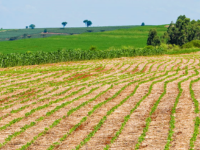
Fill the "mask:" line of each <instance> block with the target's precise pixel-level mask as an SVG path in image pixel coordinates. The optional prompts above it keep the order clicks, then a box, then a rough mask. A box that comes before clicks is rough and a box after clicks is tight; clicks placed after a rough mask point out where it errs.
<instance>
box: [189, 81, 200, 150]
mask: <svg viewBox="0 0 200 150" xmlns="http://www.w3.org/2000/svg"><path fill="white" fill-rule="evenodd" d="M198 81H200V78H198V79H196V80H192V81H191V82H190V95H191V98H192V100H193V102H194V107H195V110H194V112H195V113H196V114H198V113H199V102H198V101H197V99H196V98H195V95H194V91H193V89H192V85H193V84H194V83H195V82H198ZM199 126H200V118H199V117H198V116H197V117H196V119H195V123H194V132H193V135H192V138H191V139H190V150H194V146H195V145H194V143H195V141H196V139H197V136H198V135H199Z"/></svg>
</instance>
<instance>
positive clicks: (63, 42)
mask: <svg viewBox="0 0 200 150" xmlns="http://www.w3.org/2000/svg"><path fill="white" fill-rule="evenodd" d="M116 28H117V27H116ZM151 28H156V29H157V31H158V34H159V35H162V34H163V33H164V32H165V31H166V30H167V28H166V27H164V25H160V26H135V27H132V28H129V29H117V30H113V31H105V32H91V33H88V32H87V33H82V34H78V35H60V36H55V35H54V36H51V37H48V38H41V36H40V38H31V39H22V40H15V41H3V42H0V52H1V53H16V52H17V53H18V52H21V53H25V52H27V51H31V52H35V51H56V50H58V49H77V48H80V49H84V50H88V49H89V48H90V47H91V45H94V46H96V47H97V48H98V49H100V50H105V49H108V48H110V47H114V48H121V47H122V46H133V47H144V46H146V41H147V36H148V32H149V30H150V29H151ZM90 29H96V30H97V28H90ZM112 29H114V28H112ZM63 30H66V31H67V30H68V29H62V31H63ZM84 30H85V28H84ZM98 30H100V29H98ZM98 30H97V31H98ZM30 31H31V32H32V31H34V32H35V31H37V30H36V29H34V30H30ZM42 31H43V29H42V30H41V31H39V30H38V33H39V32H42ZM77 31H78V30H77ZM49 32H50V30H49ZM56 32H58V31H56ZM74 32H75V30H74ZM3 33H7V32H3ZM7 36H8V35H7Z"/></svg>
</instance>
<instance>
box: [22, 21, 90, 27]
mask: <svg viewBox="0 0 200 150" xmlns="http://www.w3.org/2000/svg"><path fill="white" fill-rule="evenodd" d="M83 23H85V25H86V26H87V27H89V26H91V25H92V21H90V20H84V21H83ZM61 24H62V25H63V28H64V27H65V26H66V25H67V22H62V23H61ZM29 28H31V29H34V28H35V25H34V24H31V25H29ZM26 29H28V26H26Z"/></svg>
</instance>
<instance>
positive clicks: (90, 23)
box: [83, 20, 92, 27]
mask: <svg viewBox="0 0 200 150" xmlns="http://www.w3.org/2000/svg"><path fill="white" fill-rule="evenodd" d="M83 23H85V25H86V26H87V27H89V26H91V25H92V21H90V20H84V21H83Z"/></svg>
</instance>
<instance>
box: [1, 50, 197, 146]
mask: <svg viewBox="0 0 200 150" xmlns="http://www.w3.org/2000/svg"><path fill="white" fill-rule="evenodd" d="M199 72H200V54H199V53H193V54H184V55H172V56H169V55H165V56H156V57H155V56H154V57H152V56H151V57H127V58H125V57H122V58H116V59H104V60H89V61H74V62H65V63H54V64H46V65H33V66H23V67H11V68H1V69H0V83H1V84H0V89H1V90H0V93H1V94H0V149H2V150H14V149H19V150H25V149H28V150H46V149H48V150H53V149H55V150H71V149H76V150H78V149H80V150H100V149H105V150H108V149H110V150H131V149H143V150H161V149H165V150H168V149H173V150H178V149H197V150H200V134H199V129H200V128H199V127H200V126H199V125H200V118H199V117H200V116H199V112H200V111H199V107H200V104H199V101H200V94H199V93H200V74H199Z"/></svg>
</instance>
